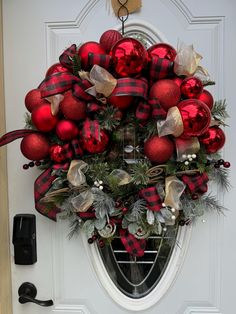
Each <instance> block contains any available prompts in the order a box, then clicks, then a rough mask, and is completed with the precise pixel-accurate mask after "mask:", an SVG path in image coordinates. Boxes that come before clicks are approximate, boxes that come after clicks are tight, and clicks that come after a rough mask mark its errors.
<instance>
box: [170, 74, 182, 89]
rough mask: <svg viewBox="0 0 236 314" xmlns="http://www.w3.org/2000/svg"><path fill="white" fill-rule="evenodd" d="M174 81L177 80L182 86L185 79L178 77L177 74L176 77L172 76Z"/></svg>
mask: <svg viewBox="0 0 236 314" xmlns="http://www.w3.org/2000/svg"><path fill="white" fill-rule="evenodd" d="M172 81H173V82H175V83H176V84H177V85H178V86H179V87H180V85H181V84H182V82H183V79H182V78H180V77H178V76H176V77H174V78H172Z"/></svg>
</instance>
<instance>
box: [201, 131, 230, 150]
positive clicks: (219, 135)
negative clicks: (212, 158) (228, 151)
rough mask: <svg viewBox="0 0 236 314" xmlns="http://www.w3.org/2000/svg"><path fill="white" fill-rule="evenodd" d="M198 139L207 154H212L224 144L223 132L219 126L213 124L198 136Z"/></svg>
mask: <svg viewBox="0 0 236 314" xmlns="http://www.w3.org/2000/svg"><path fill="white" fill-rule="evenodd" d="M199 141H200V143H201V144H203V146H204V148H205V150H206V152H207V153H208V154H214V153H216V152H217V151H218V150H220V149H221V148H222V147H223V146H224V144H225V134H224V132H223V131H222V130H221V129H220V128H219V127H217V126H213V127H211V128H209V129H208V130H207V131H206V132H205V133H204V134H203V135H202V136H201V137H199Z"/></svg>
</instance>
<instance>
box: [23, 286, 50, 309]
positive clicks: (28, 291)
mask: <svg viewBox="0 0 236 314" xmlns="http://www.w3.org/2000/svg"><path fill="white" fill-rule="evenodd" d="M18 295H19V302H20V303H21V304H24V303H27V302H32V303H35V304H38V305H40V306H52V305H53V300H46V301H41V300H37V299H35V297H36V295H37V289H36V287H35V285H33V284H32V283H30V282H24V283H22V285H21V286H20V288H19V290H18Z"/></svg>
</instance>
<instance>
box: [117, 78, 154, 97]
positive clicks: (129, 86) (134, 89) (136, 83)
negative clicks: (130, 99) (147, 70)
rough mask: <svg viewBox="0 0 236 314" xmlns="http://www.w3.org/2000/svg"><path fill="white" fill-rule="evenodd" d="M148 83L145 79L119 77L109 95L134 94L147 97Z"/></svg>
mask: <svg viewBox="0 0 236 314" xmlns="http://www.w3.org/2000/svg"><path fill="white" fill-rule="evenodd" d="M147 91H148V83H147V80H146V79H135V78H131V77H125V78H120V79H118V80H117V85H116V87H115V89H114V90H113V92H112V94H111V96H124V95H130V96H136V97H142V98H144V99H146V98H147Z"/></svg>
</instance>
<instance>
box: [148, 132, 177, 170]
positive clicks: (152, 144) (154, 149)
mask: <svg viewBox="0 0 236 314" xmlns="http://www.w3.org/2000/svg"><path fill="white" fill-rule="evenodd" d="M173 153H174V144H173V142H172V141H171V140H170V139H169V138H168V137H167V136H162V137H159V136H157V135H154V136H153V137H150V138H149V139H148V140H147V141H146V142H145V143H144V155H145V156H147V158H148V159H149V160H150V161H151V162H153V163H156V164H162V163H165V162H167V161H168V160H169V159H170V158H171V156H172V155H173Z"/></svg>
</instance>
